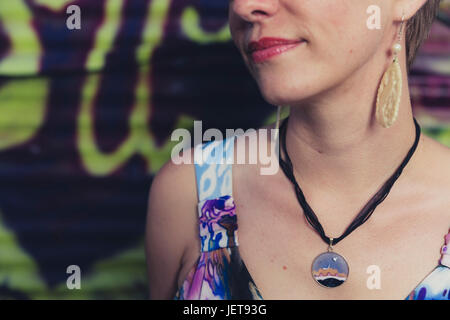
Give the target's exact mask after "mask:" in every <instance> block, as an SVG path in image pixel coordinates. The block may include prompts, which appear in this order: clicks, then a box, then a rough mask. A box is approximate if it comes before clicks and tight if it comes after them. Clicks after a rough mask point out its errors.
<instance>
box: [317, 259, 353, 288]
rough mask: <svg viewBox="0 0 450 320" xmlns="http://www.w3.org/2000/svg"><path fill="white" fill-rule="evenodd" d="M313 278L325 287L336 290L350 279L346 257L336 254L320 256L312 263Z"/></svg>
mask: <svg viewBox="0 0 450 320" xmlns="http://www.w3.org/2000/svg"><path fill="white" fill-rule="evenodd" d="M311 272H312V276H313V278H314V280H316V281H317V283H318V284H320V285H321V286H323V287H326V288H334V287H338V286H340V285H341V284H343V283H344V282H345V280H347V278H348V272H349V270H348V264H347V261H345V259H344V257H342V256H341V255H339V254H337V253H335V252H332V251H330V252H324V253H322V254H319V255H318V256H317V257H316V258H315V259H314V261H313V263H312V268H311Z"/></svg>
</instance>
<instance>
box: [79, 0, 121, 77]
mask: <svg viewBox="0 0 450 320" xmlns="http://www.w3.org/2000/svg"><path fill="white" fill-rule="evenodd" d="M123 3H124V2H123V0H108V1H107V2H106V7H105V11H106V12H105V18H104V20H103V23H102V25H101V27H100V29H99V30H98V31H97V34H96V39H95V44H94V48H93V49H92V51H91V52H90V53H89V56H88V59H87V63H86V69H87V70H100V69H102V68H103V66H104V65H105V57H106V54H107V53H109V52H110V51H111V48H112V46H113V42H114V38H115V37H116V34H117V31H118V29H119V26H120V21H121V20H120V15H121V12H122V8H123Z"/></svg>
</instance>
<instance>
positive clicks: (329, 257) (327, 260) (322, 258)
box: [280, 117, 421, 288]
mask: <svg viewBox="0 0 450 320" xmlns="http://www.w3.org/2000/svg"><path fill="white" fill-rule="evenodd" d="M288 119H289V117H288V118H286V119H285V120H284V121H283V123H282V125H281V126H280V137H281V147H282V150H283V153H284V155H285V157H286V160H283V159H282V157H281V154H280V167H281V169H282V170H283V172H284V174H285V175H286V177H287V178H288V179H289V180H290V181H291V182H292V184H293V185H294V189H295V193H296V195H297V199H298V202H299V203H300V205H301V206H302V208H303V212H304V214H305V217H306V220H307V221H308V223H309V224H310V225H311V226H312V227H313V228H314V229H315V230H316V231H317V233H318V234H319V235H320V237H321V238H322V239H323V241H325V243H326V244H327V245H328V252H324V253H322V254H320V255H318V256H317V257H316V258H315V259H314V261H313V264H312V270H311V272H312V276H313V278H314V279H315V280H316V281H317V283H318V284H320V285H322V286H324V287H327V288H333V287H337V286H339V285H341V284H342V283H344V282H345V281H346V280H347V278H348V274H349V267H348V264H347V261H346V260H345V259H344V257H342V256H341V255H339V254H337V253H335V252H333V245H336V244H338V243H339V242H340V241H341V240H343V239H344V238H345V237H346V236H348V235H349V234H350V233H351V232H353V231H354V230H355V229H356V228H358V227H359V226H361V225H362V224H363V223H364V222H366V221H367V220H368V219H369V218H370V216H371V215H372V213H373V211H374V210H375V208H376V207H377V206H378V205H379V204H380V203H381V202H383V200H384V199H385V198H386V196H387V195H388V194H389V191H390V190H391V188H392V186H393V185H394V183H395V181H397V179H398V177H400V174H401V173H402V171H403V169H404V168H405V166H406V165H407V163H408V162H409V160H410V159H411V157H412V155H413V154H414V152H415V151H416V149H417V145H418V143H419V138H420V133H421V129H420V126H419V124H418V123H417V121H416V119H415V118H414V124H415V127H416V139H415V141H414V144H413V146H412V147H411V149H409V152H408V154H407V155H406V157H405V159H404V160H403V162H402V163H401V164H400V166H399V167H398V168H397V170H396V171H395V172H394V174H393V175H392V176H391V177H390V178H389V179H388V180H387V181H386V182H385V183H384V185H383V186H382V187H381V189H380V190H379V191H378V192H377V193H376V194H375V195H374V196H373V197H372V198H371V199H370V200H369V202H368V203H367V204H366V205H365V206H364V208H362V209H361V211H360V212H359V213H358V215H357V216H356V218H355V219H354V220H353V221H352V222H351V223H350V225H349V226H348V227H347V229H346V230H345V231H344V233H343V234H342V235H341V236H340V237H338V238H336V239H333V238H329V237H328V236H326V234H325V231H324V230H323V227H322V225H321V224H320V222H319V219H318V218H317V216H316V214H315V213H314V211H313V210H312V209H311V207H310V206H309V204H308V203H307V202H306V199H305V196H304V194H303V192H302V189H301V188H300V186H299V185H298V183H297V180H296V179H295V176H294V170H293V167H292V162H291V159H290V158H289V154H288V152H287V149H286V129H287V123H288Z"/></svg>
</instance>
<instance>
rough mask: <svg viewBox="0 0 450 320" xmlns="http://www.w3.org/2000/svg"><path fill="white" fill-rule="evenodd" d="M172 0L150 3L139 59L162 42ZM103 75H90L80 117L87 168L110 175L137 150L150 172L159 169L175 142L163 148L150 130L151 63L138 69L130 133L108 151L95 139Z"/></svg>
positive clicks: (81, 147) (79, 140)
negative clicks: (96, 112) (99, 146)
mask: <svg viewBox="0 0 450 320" xmlns="http://www.w3.org/2000/svg"><path fill="white" fill-rule="evenodd" d="M169 3H170V1H166V0H156V1H153V2H152V3H151V6H150V7H149V12H148V18H147V22H146V26H145V28H144V30H146V32H145V33H144V34H143V36H142V40H143V44H142V45H141V46H140V47H139V48H138V49H137V57H138V59H142V60H144V61H150V59H151V56H152V54H153V52H154V49H155V48H156V46H157V45H158V44H160V43H161V39H162V35H163V26H164V23H165V21H166V19H167V14H168V8H169ZM155 17H157V19H156V18H155ZM156 22H158V23H156ZM101 79H102V77H101V76H100V75H90V76H89V77H88V78H87V80H86V82H85V84H84V88H83V91H82V105H81V108H80V113H79V115H78V119H77V128H78V130H77V145H78V149H79V152H80V156H81V160H82V163H83V165H84V167H85V169H86V170H87V171H88V172H89V173H90V174H92V175H96V176H105V175H109V174H111V173H112V172H113V171H114V170H116V169H118V168H119V167H120V166H121V165H123V164H124V163H125V162H126V161H127V160H128V159H129V158H131V157H132V156H133V155H134V154H141V155H142V156H143V157H144V158H145V159H146V160H147V170H148V172H149V173H152V172H156V171H157V170H158V169H159V168H160V167H161V166H162V164H163V163H164V162H165V161H167V160H168V157H169V156H170V150H171V147H172V146H171V143H167V144H166V145H165V146H163V147H162V148H157V147H156V145H155V139H154V138H153V136H152V135H151V133H150V132H149V130H148V128H149V124H148V119H149V118H150V114H149V112H150V111H149V108H151V102H150V95H151V92H150V90H151V84H150V83H149V79H150V66H149V64H145V65H144V67H143V68H141V70H140V71H139V78H138V85H137V87H136V92H135V95H134V96H135V103H134V106H133V108H132V111H131V115H130V117H129V119H128V128H129V133H128V136H127V138H126V139H125V140H124V142H122V144H121V145H120V146H119V147H118V148H117V149H116V150H115V151H114V152H111V153H109V154H106V153H103V152H101V150H99V148H98V146H97V144H96V141H95V136H96V135H95V130H94V119H93V118H94V116H95V111H94V109H95V108H94V101H95V100H96V99H95V98H96V95H97V93H98V92H99V87H100V82H101Z"/></svg>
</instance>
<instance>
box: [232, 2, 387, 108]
mask: <svg viewBox="0 0 450 320" xmlns="http://www.w3.org/2000/svg"><path fill="white" fill-rule="evenodd" d="M394 2H395V1H392V0H230V3H229V22H230V31H231V35H232V38H233V41H234V43H235V44H236V46H237V48H238V49H239V51H240V52H241V54H242V56H243V58H244V61H245V63H246V65H247V67H248V68H249V70H250V72H251V74H252V75H253V77H254V78H255V80H256V81H257V83H258V85H259V88H260V90H261V93H262V95H263V96H264V98H265V99H266V100H267V101H268V102H269V103H271V104H273V105H292V104H293V103H295V102H298V101H300V100H303V99H306V98H310V97H314V96H315V95H317V94H319V93H322V92H324V91H326V90H328V89H331V88H333V87H336V86H337V85H338V84H341V83H343V80H345V79H349V78H351V76H352V75H356V74H361V73H364V72H372V73H373V72H378V73H379V75H381V73H382V71H383V70H382V68H383V67H384V63H385V62H387V61H388V59H387V54H388V50H389V48H390V47H391V46H392V45H393V44H394V41H395V34H394V33H393V32H392V31H393V30H392V28H391V27H389V28H387V27H386V26H387V25H388V22H392V12H393V5H392V3H394ZM371 5H376V6H378V7H379V8H380V25H381V29H373V30H370V29H369V28H368V26H367V21H368V20H370V19H369V18H370V17H371V15H372V14H370V13H367V9H368V8H369V7H370V6H371ZM372 13H373V12H372ZM389 25H390V24H389ZM263 37H274V38H284V39H288V40H292V39H294V40H299V41H300V40H304V41H303V42H302V43H300V44H299V45H297V46H295V47H294V48H293V49H290V50H288V51H285V52H284V53H282V54H279V55H276V56H274V57H272V58H270V59H268V60H264V61H262V62H261V61H255V60H254V59H253V58H252V56H251V54H249V53H247V49H248V44H249V42H250V41H258V40H259V39H261V38H263ZM380 63H381V64H382V65H383V67H381V66H380ZM357 71H359V72H357Z"/></svg>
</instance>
